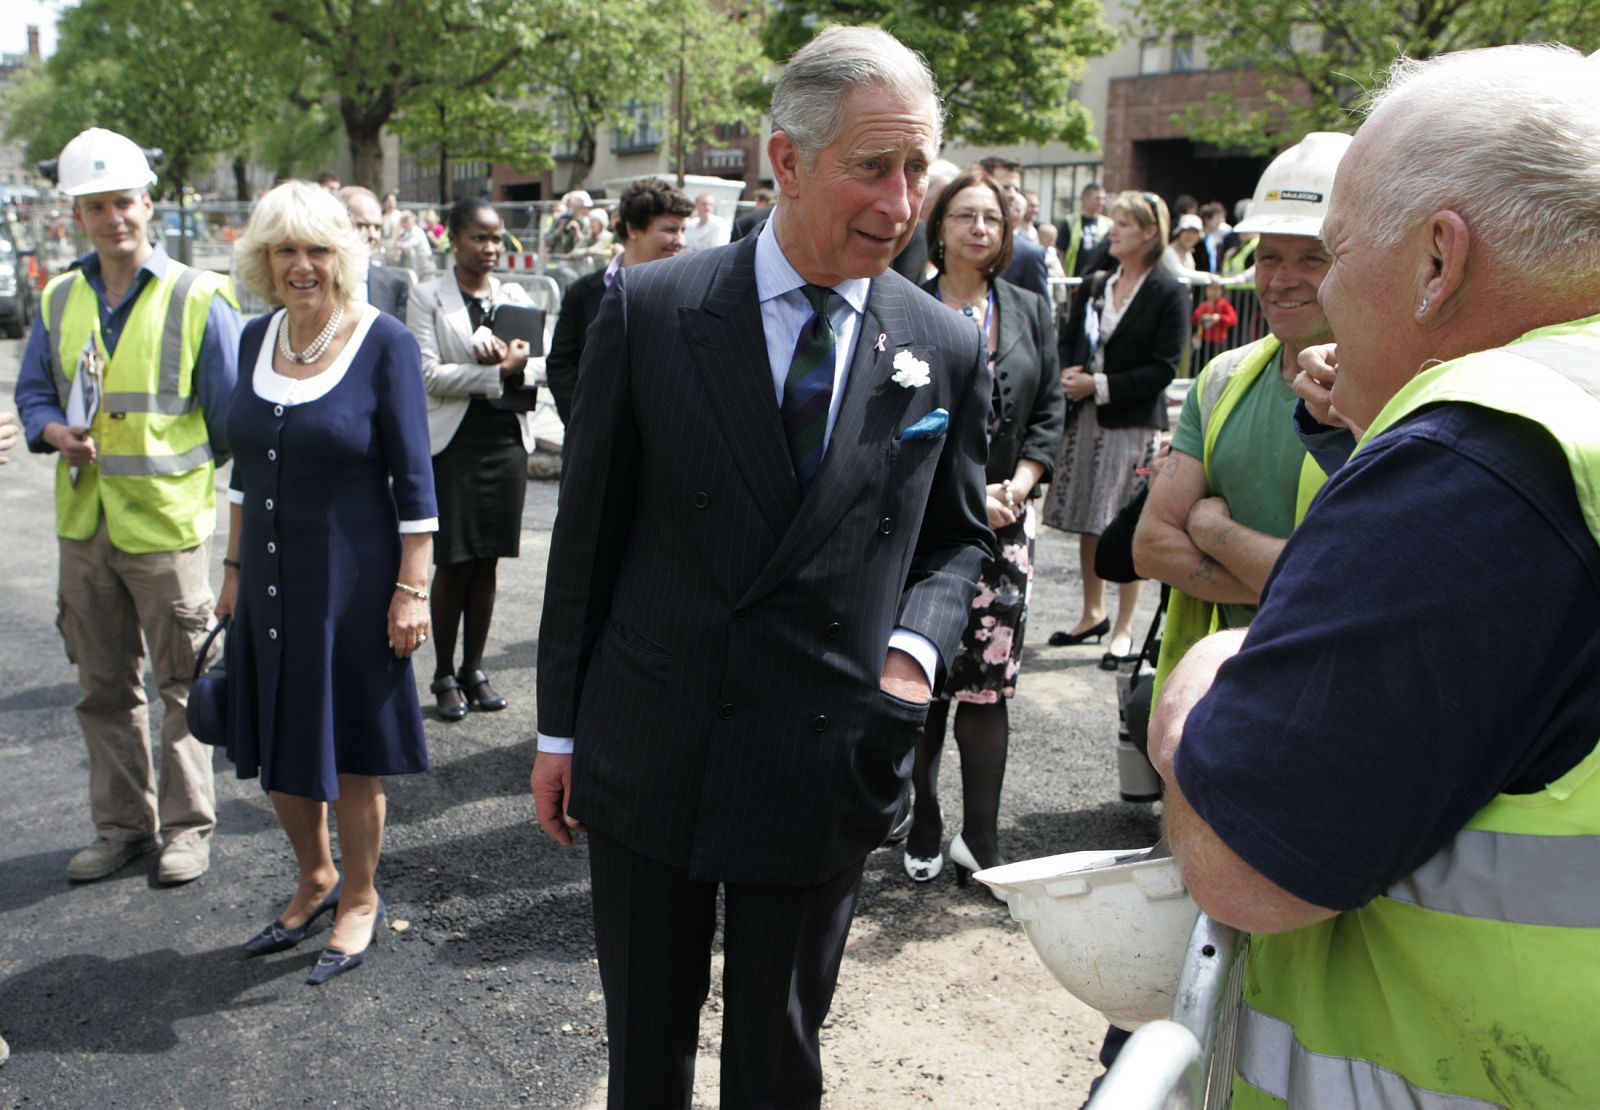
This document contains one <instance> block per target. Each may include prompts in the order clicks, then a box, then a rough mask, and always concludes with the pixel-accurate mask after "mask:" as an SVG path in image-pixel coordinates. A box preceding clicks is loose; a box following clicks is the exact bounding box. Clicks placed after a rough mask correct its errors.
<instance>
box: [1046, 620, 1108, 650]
mask: <svg viewBox="0 0 1600 1110" xmlns="http://www.w3.org/2000/svg"><path fill="white" fill-rule="evenodd" d="M1110 631H1111V618H1110V617H1107V618H1106V619H1105V620H1103V621H1101V622H1100V623H1099V624H1097V625H1095V626H1094V627H1093V628H1085V629H1084V630H1083V631H1082V632H1052V633H1050V646H1051V647H1073V646H1074V645H1077V644H1083V643H1087V642H1088V640H1089V637H1090V636H1093V637H1094V642H1095V643H1097V644H1098V643H1099V642H1100V638H1101V637H1102V636H1104V635H1105V634H1106V633H1107V632H1110Z"/></svg>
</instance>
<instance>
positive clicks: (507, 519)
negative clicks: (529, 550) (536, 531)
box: [433, 397, 528, 564]
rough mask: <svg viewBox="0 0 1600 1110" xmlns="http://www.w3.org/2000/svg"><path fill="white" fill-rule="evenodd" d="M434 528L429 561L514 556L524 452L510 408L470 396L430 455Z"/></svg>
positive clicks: (523, 489) (519, 534)
mask: <svg viewBox="0 0 1600 1110" xmlns="http://www.w3.org/2000/svg"><path fill="white" fill-rule="evenodd" d="M433 484H434V490H435V492H436V493H437V495H438V498H439V531H438V533H437V534H436V535H435V536H434V537H433V561H434V562H435V563H440V564H449V563H464V562H467V561H468V560H470V559H514V558H516V557H517V553H518V551H519V549H520V546H521V542H522V501H523V498H524V496H525V495H526V494H527V491H528V452H527V451H525V450H524V449H523V447H522V424H521V422H520V421H519V420H518V419H517V416H516V414H515V413H512V412H505V411H503V410H501V409H497V408H495V407H494V406H493V405H490V404H489V403H488V402H487V401H484V400H482V399H481V398H477V397H474V398H473V399H472V400H471V401H470V402H468V404H467V413H466V415H465V416H463V417H462V418H461V425H460V427H458V428H456V434H455V435H453V436H451V437H450V443H449V445H448V446H447V447H445V449H444V450H443V451H440V452H439V453H438V454H437V455H435V456H434V457H433Z"/></svg>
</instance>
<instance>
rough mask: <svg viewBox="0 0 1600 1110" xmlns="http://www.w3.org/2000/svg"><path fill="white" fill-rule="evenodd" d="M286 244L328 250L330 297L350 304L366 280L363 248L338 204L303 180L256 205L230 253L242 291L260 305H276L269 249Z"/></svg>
mask: <svg viewBox="0 0 1600 1110" xmlns="http://www.w3.org/2000/svg"><path fill="white" fill-rule="evenodd" d="M290 240H293V241H295V242H297V243H308V244H313V245H316V246H323V247H329V248H331V249H332V250H333V253H334V264H333V292H334V296H335V297H337V298H338V299H339V300H340V301H341V302H342V303H349V301H350V298H351V297H352V296H353V295H354V294H355V291H356V290H357V289H359V288H360V287H361V283H362V281H363V280H365V278H366V273H367V263H368V261H369V259H368V257H367V247H366V244H365V243H364V242H363V241H362V239H361V236H360V234H358V233H357V231H356V229H355V225H354V224H352V223H351V222H350V214H349V213H348V212H346V211H345V208H344V205H342V204H340V203H339V199H338V198H337V197H335V196H334V195H333V194H332V193H330V192H328V190H326V189H324V188H322V187H321V186H320V185H312V184H310V183H308V182H305V181H285V182H284V183H283V184H282V185H279V186H278V187H277V188H275V189H273V190H271V191H270V192H268V193H267V195H266V196H264V197H262V198H261V199H260V200H258V201H256V206H255V208H254V209H253V210H252V211H251V213H250V222H249V224H247V225H246V226H245V229H244V234H243V235H241V236H239V241H238V243H236V244H235V245H234V248H233V265H234V269H235V270H236V271H237V272H238V274H239V280H241V281H243V282H244V284H245V286H246V288H248V289H249V290H250V291H251V292H252V293H254V294H255V295H256V296H258V297H260V298H261V299H262V300H265V301H269V302H271V303H273V304H277V303H278V302H279V297H278V291H277V290H276V289H275V288H273V284H272V264H271V258H270V255H271V252H272V248H273V247H276V246H277V245H278V244H280V243H286V242H289V241H290Z"/></svg>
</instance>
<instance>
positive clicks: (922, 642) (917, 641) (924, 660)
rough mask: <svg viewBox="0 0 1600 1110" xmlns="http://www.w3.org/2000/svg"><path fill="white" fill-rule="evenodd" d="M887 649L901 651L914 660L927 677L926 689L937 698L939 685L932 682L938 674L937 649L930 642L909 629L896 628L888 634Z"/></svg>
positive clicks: (920, 634)
mask: <svg viewBox="0 0 1600 1110" xmlns="http://www.w3.org/2000/svg"><path fill="white" fill-rule="evenodd" d="M889 648H890V650H891V651H903V652H905V653H906V654H907V655H909V656H911V658H913V659H915V660H916V661H917V665H918V666H919V667H921V668H922V673H923V674H925V675H927V676H928V689H929V690H930V691H931V692H932V693H933V696H934V697H938V696H939V685H938V683H937V682H936V681H934V676H935V675H936V674H938V673H939V649H938V648H936V647H934V646H933V641H932V640H930V639H928V638H927V637H926V636H924V635H923V634H922V633H920V632H913V631H911V629H909V628H897V629H895V630H894V631H893V632H891V633H890V634H889Z"/></svg>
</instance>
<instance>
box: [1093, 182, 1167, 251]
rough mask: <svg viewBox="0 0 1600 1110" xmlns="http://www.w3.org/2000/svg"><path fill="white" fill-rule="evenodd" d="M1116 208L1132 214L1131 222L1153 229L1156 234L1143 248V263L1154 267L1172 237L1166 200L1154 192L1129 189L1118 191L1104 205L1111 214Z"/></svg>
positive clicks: (1114, 212)
mask: <svg viewBox="0 0 1600 1110" xmlns="http://www.w3.org/2000/svg"><path fill="white" fill-rule="evenodd" d="M1118 209H1121V210H1122V211H1124V212H1126V213H1127V214H1128V215H1129V216H1132V217H1133V222H1134V223H1136V224H1138V225H1139V226H1140V227H1141V228H1143V229H1144V230H1146V231H1149V230H1150V229H1151V228H1154V229H1155V232H1156V234H1155V235H1154V236H1153V237H1152V238H1151V239H1150V242H1149V243H1148V244H1147V245H1146V246H1145V249H1144V264H1145V265H1146V266H1148V267H1150V268H1151V269H1154V268H1155V266H1156V264H1157V263H1159V262H1160V261H1161V252H1162V251H1164V250H1166V249H1167V240H1168V239H1170V238H1172V235H1171V231H1170V228H1171V223H1170V221H1169V219H1168V216H1167V203H1166V201H1164V200H1162V199H1161V198H1160V197H1158V196H1156V195H1155V194H1154V193H1141V192H1136V191H1134V190H1132V189H1130V190H1128V191H1127V192H1125V193H1118V194H1117V195H1116V197H1115V199H1113V200H1112V202H1111V203H1110V204H1109V205H1107V206H1106V210H1107V211H1108V212H1109V213H1110V214H1111V215H1113V216H1115V215H1116V214H1117V210H1118Z"/></svg>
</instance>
